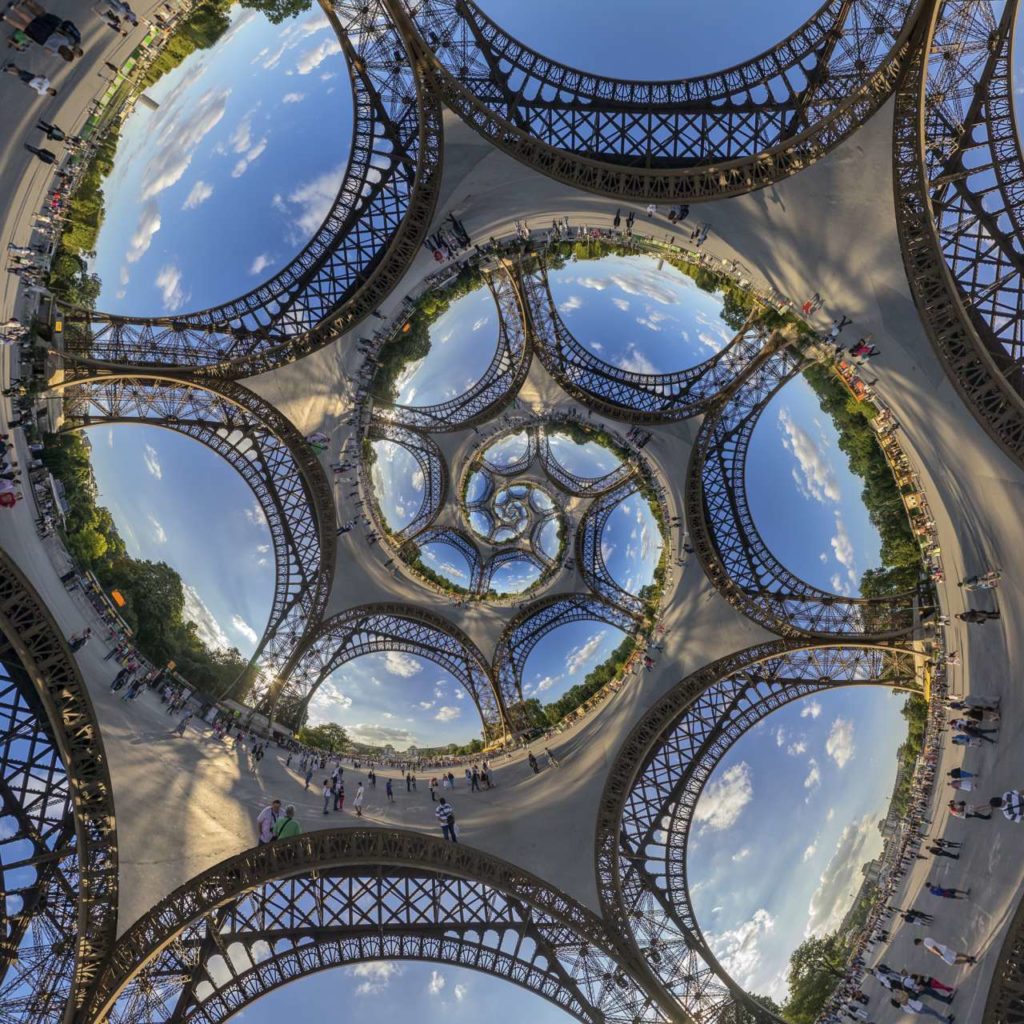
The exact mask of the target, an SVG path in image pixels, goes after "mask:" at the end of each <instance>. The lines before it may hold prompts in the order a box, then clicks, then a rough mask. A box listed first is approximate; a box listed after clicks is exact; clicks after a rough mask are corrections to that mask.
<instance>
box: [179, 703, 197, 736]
mask: <svg viewBox="0 0 1024 1024" xmlns="http://www.w3.org/2000/svg"><path fill="white" fill-rule="evenodd" d="M194 714H195V712H193V710H192V709H191V708H189V709H188V711H186V712H185V714H183V715H182V716H181V721H180V722H178V724H177V725H176V726H175V727H174V731H175V732H176V733H177V734H178V735H179V736H184V735H185V729H186V728H187V727H188V723H189V722H191V721H192V716H193V715H194Z"/></svg>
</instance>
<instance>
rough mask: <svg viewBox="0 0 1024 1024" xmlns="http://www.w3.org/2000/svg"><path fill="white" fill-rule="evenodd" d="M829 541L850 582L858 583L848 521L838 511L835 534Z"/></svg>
mask: <svg viewBox="0 0 1024 1024" xmlns="http://www.w3.org/2000/svg"><path fill="white" fill-rule="evenodd" d="M829 543H831V545H832V551H833V552H834V553H835V556H836V561H837V562H838V563H839V564H840V565H841V566H842V567H843V568H844V569H845V570H846V575H847V578H848V579H849V581H850V583H851V584H852V583H856V582H857V573H856V554H855V552H854V550H853V541H851V540H850V534H849V532H848V531H847V529H846V523H844V522H843V517H842V516H841V515H840V514H839V513H838V512H836V532H835V536H834V537H833V538H832V540H831V541H830V542H829ZM837 589H839V588H837Z"/></svg>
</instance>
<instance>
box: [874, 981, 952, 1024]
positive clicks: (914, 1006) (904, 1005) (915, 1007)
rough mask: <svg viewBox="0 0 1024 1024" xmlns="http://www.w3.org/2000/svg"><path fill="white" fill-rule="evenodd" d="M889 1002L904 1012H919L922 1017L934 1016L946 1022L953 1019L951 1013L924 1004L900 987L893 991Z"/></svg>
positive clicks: (950, 1022) (948, 1022)
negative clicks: (941, 1011)
mask: <svg viewBox="0 0 1024 1024" xmlns="http://www.w3.org/2000/svg"><path fill="white" fill-rule="evenodd" d="M889 1002H890V1003H891V1004H892V1005H893V1006H895V1007H896V1009H897V1010H903V1012H904V1013H914V1014H919V1015H920V1016H922V1017H936V1018H937V1019H938V1020H941V1021H945V1022H946V1024H952V1021H953V1015H952V1014H945V1013H940V1012H939V1011H938V1010H936V1009H933V1008H932V1007H931V1006H925V1005H924V1003H922V1002H921V1000H920V999H915V998H914V997H913V996H912V995H910V994H909V993H907V992H904V991H903V990H902V989H901V990H900V991H898V992H893V994H892V998H891V999H890V1000H889Z"/></svg>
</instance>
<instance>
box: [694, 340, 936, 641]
mask: <svg viewBox="0 0 1024 1024" xmlns="http://www.w3.org/2000/svg"><path fill="white" fill-rule="evenodd" d="M803 363H804V357H803V356H802V354H801V353H800V352H797V351H794V350H793V349H791V348H786V349H782V350H781V351H779V352H777V353H775V354H774V355H772V356H771V357H770V358H769V359H768V360H767V361H765V362H764V363H762V364H760V365H759V366H757V367H756V368H755V369H754V370H753V372H752V373H751V374H750V375H749V376H748V377H746V378H745V379H744V381H743V382H742V384H741V385H740V386H739V387H738V388H737V389H736V390H735V391H734V392H733V393H732V395H731V396H730V397H729V400H728V401H727V402H725V403H724V404H722V405H720V406H719V407H718V408H716V409H715V411H714V412H713V413H711V414H710V415H709V416H708V417H707V418H706V419H705V420H704V422H703V423H702V424H701V428H700V431H699V432H698V434H697V439H696V441H695V442H694V446H693V453H692V455H691V457H690V466H689V470H688V473H687V477H688V480H687V494H686V522H687V526H688V528H689V531H690V536H691V537H692V541H693V545H694V548H695V549H696V551H697V555H698V557H699V558H700V560H701V564H702V565H703V567H704V571H705V572H706V573H707V575H708V578H709V579H710V580H711V582H712V583H713V584H714V585H715V587H717V589H718V591H719V592H720V593H721V594H722V596H723V597H724V598H725V599H726V600H727V601H729V603H730V604H732V605H734V606H735V607H736V608H738V609H739V610H740V611H741V612H743V614H744V615H747V616H749V617H750V618H751V619H753V620H754V621H755V622H757V623H760V624H761V625H762V626H764V627H765V628H766V629H770V630H772V631H773V632H775V633H779V634H781V635H782V636H810V637H816V638H818V639H829V638H835V637H844V636H863V637H873V638H875V639H881V638H892V637H899V636H903V635H905V634H906V633H908V632H909V631H910V629H911V628H912V627H913V621H914V601H915V597H916V595H915V593H913V592H911V593H906V594H901V595H897V596H895V597H880V598H859V597H858V598H855V597H843V596H840V595H839V594H832V593H829V592H828V591H824V590H820V589H819V588H817V587H812V586H811V585H810V584H809V583H806V582H805V581H804V580H802V579H800V578H799V577H798V576H796V575H795V574H794V573H792V572H790V571H789V570H788V569H787V568H786V567H785V566H784V565H782V563H781V562H779V560H778V559H777V558H776V557H775V556H774V555H773V554H772V552H771V551H770V550H769V549H768V546H767V545H766V544H765V542H764V540H763V539H762V538H761V535H760V533H759V532H758V529H757V525H756V524H755V522H754V518H753V516H752V514H751V512H750V505H749V502H748V498H747V490H746V481H745V467H746V459H747V451H748V449H749V447H750V438H751V436H752V434H753V432H754V427H755V426H756V425H757V421H758V419H759V418H760V416H761V413H762V412H763V411H764V409H765V407H766V406H767V404H768V402H769V401H770V400H771V399H772V398H773V397H774V396H775V395H776V394H777V393H778V391H779V390H780V389H781V388H782V387H783V386H784V385H785V384H786V383H787V382H788V381H790V380H792V379H793V378H794V377H796V375H797V374H798V373H799V372H800V370H801V368H802V366H803Z"/></svg>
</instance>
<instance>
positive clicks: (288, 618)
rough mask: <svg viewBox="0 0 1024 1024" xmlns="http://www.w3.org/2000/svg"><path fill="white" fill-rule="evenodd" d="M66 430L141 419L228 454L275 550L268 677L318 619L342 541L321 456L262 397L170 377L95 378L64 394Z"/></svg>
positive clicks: (227, 385)
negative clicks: (338, 532)
mask: <svg viewBox="0 0 1024 1024" xmlns="http://www.w3.org/2000/svg"><path fill="white" fill-rule="evenodd" d="M64 411H65V416H66V419H67V425H68V426H70V427H71V428H73V429H80V428H84V427H88V426H95V425H97V424H110V423H143V424H152V425H153V426H159V427H165V428H166V429H168V430H173V431H175V432H176V433H179V434H184V435H185V436H186V437H191V438H192V439H193V440H195V441H198V442H199V443H200V444H204V445H206V447H207V448H209V449H211V450H212V451H214V452H216V453H217V454H218V455H220V456H221V457H222V458H224V459H225V460H226V461H227V462H228V463H229V464H230V465H231V466H232V467H233V468H234V469H235V470H236V471H237V472H238V473H239V474H240V475H241V477H242V479H243V480H245V482H246V483H247V484H248V485H249V487H251V488H252V491H253V494H254V495H255V496H256V500H257V501H258V502H259V506H260V508H261V509H262V511H263V515H264V517H265V519H266V522H267V528H268V529H269V530H270V537H271V542H272V544H273V548H274V564H275V579H274V601H273V605H272V606H271V611H270V618H269V621H268V622H267V626H266V629H265V630H264V632H263V637H262V639H261V640H260V642H259V645H258V646H257V648H256V651H255V653H254V654H253V661H254V662H255V663H259V664H260V665H261V666H262V667H263V668H265V669H266V670H267V671H268V672H269V673H270V674H271V675H276V674H277V673H278V672H280V671H281V669H282V668H283V666H284V664H285V662H287V660H288V658H289V657H290V655H291V653H292V651H293V650H294V648H295V645H296V644H297V643H298V642H299V641H300V640H301V639H302V637H303V636H304V635H305V634H306V633H307V632H308V631H309V630H310V629H311V628H312V627H313V626H315V625H316V624H317V623H318V622H319V621H320V619H321V617H322V615H323V611H324V608H325V607H326V605H327V596H328V593H329V591H330V585H331V574H332V573H333V571H334V558H335V550H336V546H337V538H336V535H335V531H334V523H335V514H334V499H333V496H332V493H331V488H330V484H329V483H328V481H327V477H326V475H325V474H324V471H323V468H322V466H321V465H320V462H319V460H318V459H317V457H316V454H315V453H314V452H313V450H312V449H311V448H310V446H309V445H308V444H307V443H306V441H305V440H304V439H303V437H302V435H301V434H299V432H298V431H297V430H296V429H295V427H294V426H292V424H291V423H290V422H289V421H288V420H287V419H286V418H285V417H284V416H283V415H282V414H281V413H280V412H278V411H277V409H275V408H274V406H272V405H270V403H268V402H266V401H264V399H262V398H260V397H259V396H258V395H257V394H255V392H252V391H250V390H249V389H248V388H245V387H242V385H240V384H237V383H234V382H232V381H223V382H221V384H220V385H219V387H218V389H217V390H213V389H211V388H208V387H205V386H203V385H201V384H198V383H196V382H195V381H193V380H187V379H180V380H179V379H170V378H167V377H145V376H130V377H115V376H112V377H98V378H93V379H91V380H88V381H85V382H81V383H76V384H73V385H71V386H69V387H67V388H65V390H64Z"/></svg>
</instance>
